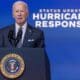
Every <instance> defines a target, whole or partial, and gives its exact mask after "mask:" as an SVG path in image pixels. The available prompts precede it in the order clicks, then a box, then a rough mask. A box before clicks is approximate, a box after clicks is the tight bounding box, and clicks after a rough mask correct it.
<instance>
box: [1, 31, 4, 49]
mask: <svg viewBox="0 0 80 80" xmlns="http://www.w3.org/2000/svg"><path fill="white" fill-rule="evenodd" d="M1 47H4V40H3V30H0V48H1Z"/></svg>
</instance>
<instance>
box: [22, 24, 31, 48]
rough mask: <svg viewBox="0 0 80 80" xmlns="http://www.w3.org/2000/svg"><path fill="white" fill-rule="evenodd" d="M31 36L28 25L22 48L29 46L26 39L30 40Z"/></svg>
mask: <svg viewBox="0 0 80 80" xmlns="http://www.w3.org/2000/svg"><path fill="white" fill-rule="evenodd" d="M31 35H32V29H31V27H30V25H29V24H28V26H27V29H26V33H25V36H24V41H23V45H22V47H23V46H28V45H29V44H28V39H30V37H31Z"/></svg>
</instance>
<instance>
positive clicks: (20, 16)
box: [13, 3, 28, 25]
mask: <svg viewBox="0 0 80 80" xmlns="http://www.w3.org/2000/svg"><path fill="white" fill-rule="evenodd" d="M27 16H28V10H27V9H26V6H25V5H24V4H22V3H20V4H16V5H15V6H14V7H13V17H14V19H15V21H16V23H17V24H19V25H23V24H24V23H25V21H26V18H27Z"/></svg>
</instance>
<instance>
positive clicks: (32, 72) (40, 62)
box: [0, 48, 47, 80]
mask: <svg viewBox="0 0 80 80" xmlns="http://www.w3.org/2000/svg"><path fill="white" fill-rule="evenodd" d="M12 53H13V54H18V55H20V56H21V57H22V58H23V59H24V63H25V70H24V72H23V74H22V75H21V76H20V77H18V78H17V79H15V80H47V78H46V65H45V64H46V60H45V53H44V49H41V48H18V49H17V48H14V49H13V48H0V60H1V59H2V58H3V57H4V56H6V55H7V54H12ZM0 80H9V79H7V78H5V77H4V76H3V75H2V74H0ZM13 80H14V79H13Z"/></svg>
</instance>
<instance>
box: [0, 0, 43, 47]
mask: <svg viewBox="0 0 80 80" xmlns="http://www.w3.org/2000/svg"><path fill="white" fill-rule="evenodd" d="M12 13H13V18H14V20H15V23H14V24H12V25H10V26H7V27H6V28H3V29H1V30H0V47H8V48H9V47H18V48H21V47H32V48H36V47H40V48H42V47H44V36H43V32H42V31H41V30H38V29H36V28H33V27H31V26H30V25H29V24H28V23H27V17H28V13H29V11H28V5H27V4H26V3H25V2H23V1H16V2H15V3H14V4H13V7H12Z"/></svg>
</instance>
